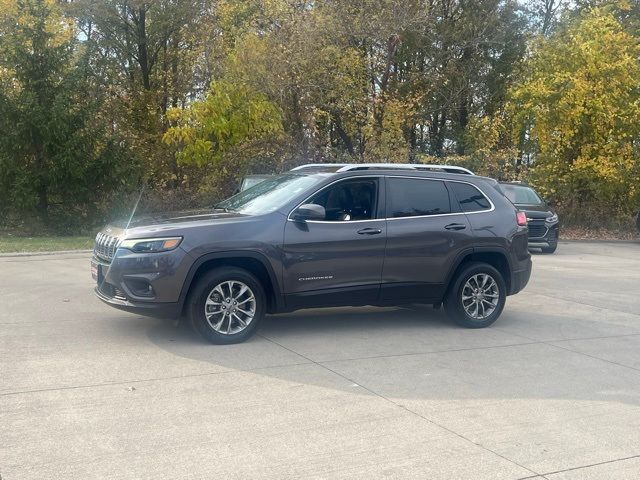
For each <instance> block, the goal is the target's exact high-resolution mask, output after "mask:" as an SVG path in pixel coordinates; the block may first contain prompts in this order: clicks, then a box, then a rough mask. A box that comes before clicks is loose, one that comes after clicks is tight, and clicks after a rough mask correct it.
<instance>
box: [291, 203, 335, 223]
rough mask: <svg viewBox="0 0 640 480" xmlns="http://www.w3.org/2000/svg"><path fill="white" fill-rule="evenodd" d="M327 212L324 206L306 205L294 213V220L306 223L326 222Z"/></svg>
mask: <svg viewBox="0 0 640 480" xmlns="http://www.w3.org/2000/svg"><path fill="white" fill-rule="evenodd" d="M326 215H327V212H326V211H325V209H324V207H323V206H322V205H316V204H315V203H305V204H304V205H300V206H299V207H298V209H297V210H296V211H295V212H293V216H292V217H293V219H294V220H295V221H298V222H304V221H305V220H324V219H325V218H326Z"/></svg>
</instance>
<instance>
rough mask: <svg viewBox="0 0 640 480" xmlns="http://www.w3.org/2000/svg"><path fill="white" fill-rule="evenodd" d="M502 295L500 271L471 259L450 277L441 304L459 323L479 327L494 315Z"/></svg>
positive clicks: (499, 310)
mask: <svg viewBox="0 0 640 480" xmlns="http://www.w3.org/2000/svg"><path fill="white" fill-rule="evenodd" d="M506 297H507V287H506V284H505V282H504V279H503V278H502V275H501V274H500V272H499V271H498V270H496V269H495V268H494V267H493V266H491V265H489V264H488V263H481V262H473V263H469V264H468V265H466V266H465V267H464V268H463V269H462V270H461V271H460V272H459V273H458V275H457V276H456V278H455V279H454V281H453V284H452V285H451V288H450V289H449V291H448V293H447V296H446V298H445V301H444V307H445V310H446V311H447V314H448V315H449V316H450V317H451V318H452V319H453V320H455V321H456V322H457V323H458V324H459V325H462V326H464V327H467V328H483V327H488V326H489V325H491V324H492V323H493V322H495V321H496V320H497V319H498V317H499V316H500V314H501V313H502V310H503V308H504V304H505V301H506Z"/></svg>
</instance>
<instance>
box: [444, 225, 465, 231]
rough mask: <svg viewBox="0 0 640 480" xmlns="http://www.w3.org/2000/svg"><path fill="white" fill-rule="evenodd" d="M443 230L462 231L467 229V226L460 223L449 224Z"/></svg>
mask: <svg viewBox="0 0 640 480" xmlns="http://www.w3.org/2000/svg"><path fill="white" fill-rule="evenodd" d="M444 228H445V229H446V230H464V229H465V228H467V226H466V225H464V224H462V223H450V224H449V225H447V226H446V227H444Z"/></svg>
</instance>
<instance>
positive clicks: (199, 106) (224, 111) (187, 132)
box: [164, 81, 282, 166]
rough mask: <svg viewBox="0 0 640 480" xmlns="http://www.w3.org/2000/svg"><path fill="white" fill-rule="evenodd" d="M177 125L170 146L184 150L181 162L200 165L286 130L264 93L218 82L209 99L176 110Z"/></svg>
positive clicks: (170, 133)
mask: <svg viewBox="0 0 640 480" xmlns="http://www.w3.org/2000/svg"><path fill="white" fill-rule="evenodd" d="M169 119H170V120H171V121H174V122H175V123H176V125H175V126H173V127H171V128H169V130H167V132H166V134H165V135H164V140H165V142H166V143H167V144H174V145H177V146H179V147H180V150H179V152H178V153H177V158H178V161H179V162H181V163H184V164H195V165H199V166H204V165H216V164H219V163H220V161H221V159H222V158H223V156H224V154H225V153H227V152H228V151H229V150H230V149H231V148H233V147H235V146H237V145H239V144H242V143H248V142H252V141H258V140H260V139H263V138H265V137H269V136H275V135H278V134H279V133H281V131H282V121H281V115H280V111H279V110H278V109H277V107H276V106H275V105H273V104H272V103H271V102H269V100H268V99H267V98H266V97H265V96H264V95H263V94H261V93H258V92H255V91H253V90H251V89H250V88H248V87H246V86H244V85H239V84H231V83H228V82H225V81H217V82H213V83H212V84H211V87H210V89H209V91H208V92H207V95H206V97H205V98H204V99H203V100H201V101H197V102H193V103H192V104H191V105H189V107H188V108H186V109H174V110H172V111H171V112H170V113H169Z"/></svg>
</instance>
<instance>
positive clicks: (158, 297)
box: [91, 247, 192, 318]
mask: <svg viewBox="0 0 640 480" xmlns="http://www.w3.org/2000/svg"><path fill="white" fill-rule="evenodd" d="M191 264H192V262H191V257H190V256H189V255H187V253H186V252H185V251H184V250H182V249H181V248H180V247H178V248H177V249H175V250H172V251H170V252H162V253H144V254H139V253H133V252H131V251H129V250H126V249H122V248H120V249H118V250H117V251H116V252H115V255H114V257H113V260H112V261H111V262H107V261H105V260H103V259H101V258H99V257H98V256H96V255H94V256H93V258H92V260H91V266H92V272H93V273H94V274H95V276H96V278H95V280H96V288H95V293H96V296H97V297H98V298H99V299H100V300H101V301H103V302H104V303H106V304H108V305H110V306H112V307H114V308H118V309H120V310H125V311H128V312H132V313H136V314H139V315H146V316H152V317H164V318H177V317H179V316H180V313H181V310H182V308H181V304H180V301H179V299H180V293H181V290H182V286H183V285H184V281H185V278H186V276H187V273H188V270H189V268H190V266H191Z"/></svg>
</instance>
